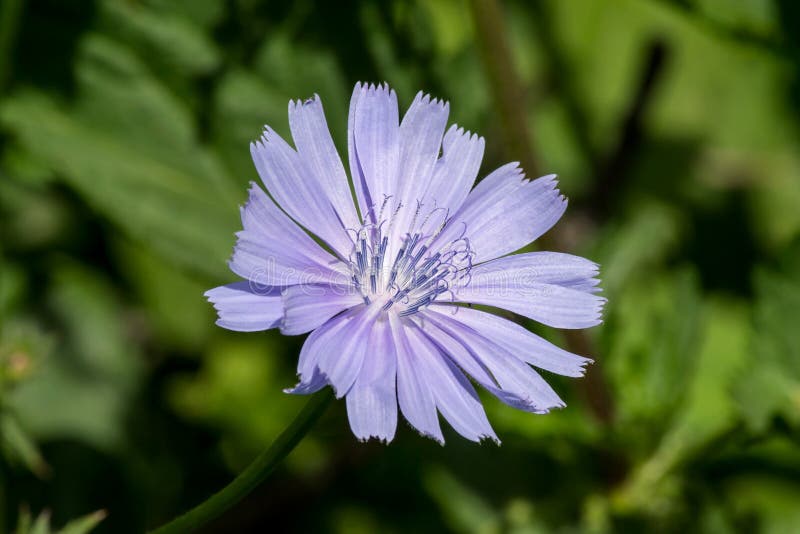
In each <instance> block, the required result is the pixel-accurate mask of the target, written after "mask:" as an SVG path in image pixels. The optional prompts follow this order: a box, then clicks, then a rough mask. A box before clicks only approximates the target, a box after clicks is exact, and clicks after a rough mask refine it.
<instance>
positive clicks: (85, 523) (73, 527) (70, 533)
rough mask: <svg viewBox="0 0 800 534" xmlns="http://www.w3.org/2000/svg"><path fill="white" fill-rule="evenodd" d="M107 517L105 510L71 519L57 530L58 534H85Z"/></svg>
mask: <svg viewBox="0 0 800 534" xmlns="http://www.w3.org/2000/svg"><path fill="white" fill-rule="evenodd" d="M107 515H108V514H107V513H106V511H105V510H98V511H96V512H92V513H91V514H88V515H85V516H83V517H79V518H78V519H73V520H72V521H70V522H69V523H67V524H66V525H64V528H62V529H61V530H59V534H87V533H88V532H91V531H92V530H94V527H96V526H97V525H99V524H100V522H101V521H102V520H103V519H105V518H106V516H107Z"/></svg>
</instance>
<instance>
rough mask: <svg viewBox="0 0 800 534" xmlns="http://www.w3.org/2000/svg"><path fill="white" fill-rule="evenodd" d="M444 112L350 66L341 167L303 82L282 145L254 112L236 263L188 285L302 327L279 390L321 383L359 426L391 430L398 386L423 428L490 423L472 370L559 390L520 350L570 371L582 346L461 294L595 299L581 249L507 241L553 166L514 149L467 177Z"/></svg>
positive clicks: (566, 323)
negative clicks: (537, 167) (292, 370)
mask: <svg viewBox="0 0 800 534" xmlns="http://www.w3.org/2000/svg"><path fill="white" fill-rule="evenodd" d="M448 112H449V105H448V104H447V103H446V102H442V101H440V100H436V99H432V98H431V97H430V96H428V95H423V94H422V93H419V94H418V95H417V96H416V98H415V99H414V102H413V103H412V104H411V107H410V108H409V110H408V111H407V112H406V114H405V116H404V117H403V119H402V121H400V118H399V113H398V106H397V96H396V95H395V92H394V91H393V90H391V89H390V88H389V87H388V85H383V86H374V85H363V84H357V85H356V86H355V89H354V91H353V96H352V99H351V101H350V117H349V124H348V152H349V162H350V173H351V178H352V180H349V179H348V176H347V173H346V172H345V169H344V166H343V165H342V161H341V159H340V157H339V155H338V154H337V151H336V148H335V146H334V144H333V141H332V139H331V135H330V132H329V130H328V126H327V123H326V121H325V116H324V113H323V110H322V103H321V102H320V99H319V98H318V97H316V96H315V97H314V98H311V99H309V100H306V101H304V102H300V101H298V102H291V103H290V104H289V123H290V126H291V131H292V137H293V139H294V143H295V148H292V147H291V146H289V145H288V144H287V143H286V142H285V141H284V140H283V139H282V138H281V137H280V136H279V135H277V134H276V133H275V132H274V131H273V130H272V129H270V128H269V127H266V128H265V130H264V133H263V136H262V137H261V139H260V140H259V141H257V142H255V143H253V144H252V145H251V153H252V156H253V161H254V162H255V165H256V168H257V169H258V173H259V175H260V177H261V180H262V181H263V183H264V185H265V186H266V189H267V190H268V191H269V196H268V195H267V194H266V193H265V192H264V190H262V189H261V187H260V186H258V185H256V184H253V185H252V187H251V188H250V198H249V200H248V202H247V203H246V204H245V206H244V207H243V208H242V209H241V215H242V224H243V226H244V229H243V230H242V231H241V232H239V233H238V234H237V236H238V242H237V243H236V247H235V249H234V254H233V258H232V259H231V261H230V268H231V270H232V271H233V272H234V273H236V274H237V275H238V276H240V277H241V278H243V279H244V280H243V281H240V282H236V283H233V284H230V285H226V286H221V287H217V288H215V289H212V290H210V291H208V292H207V293H206V296H207V297H208V298H209V300H210V301H211V302H212V303H213V304H214V306H215V307H216V309H217V311H218V312H219V320H218V321H217V324H218V325H220V326H222V327H224V328H228V329H230V330H237V331H256V330H266V329H270V328H279V329H280V330H281V332H282V333H283V334H286V335H299V334H305V333H308V332H311V334H310V335H309V336H308V338H307V339H306V341H305V344H304V345H303V348H302V351H301V353H300V359H299V363H298V368H297V372H298V375H299V378H300V382H299V384H298V385H297V386H296V387H294V388H293V389H291V390H287V392H289V393H297V394H307V393H313V392H315V391H318V390H320V389H321V388H323V387H325V386H326V385H330V386H332V387H333V389H334V391H335V393H336V396H337V397H338V398H341V397H345V398H346V402H347V413H348V418H349V420H350V426H351V428H352V430H353V433H354V434H355V435H356V436H357V437H358V438H360V439H364V440H366V439H369V438H373V437H374V438H378V439H380V440H383V441H386V442H389V441H391V440H392V439H393V437H394V434H395V429H396V427H397V411H398V410H397V409H398V404H399V408H400V411H401V412H402V413H403V416H404V417H405V419H406V420H407V421H408V422H409V423H410V424H411V425H412V426H413V427H414V428H416V429H417V430H418V431H419V432H421V433H422V434H424V435H426V436H429V437H431V438H433V439H435V440H437V441H439V442H440V443H443V442H444V438H443V437H442V431H441V428H440V426H439V416H438V414H439V413H441V415H442V416H444V418H445V419H446V420H447V421H448V422H449V423H450V425H452V427H453V428H454V429H455V430H456V431H457V432H458V433H459V434H461V435H462V436H464V437H465V438H467V439H470V440H474V441H480V440H482V439H484V438H489V439H492V440H495V441H498V440H497V436H496V435H495V433H494V431H493V430H492V427H491V425H490V424H489V421H488V419H487V417H486V414H485V412H484V410H483V407H482V405H481V402H480V400H479V398H478V395H477V394H476V392H475V389H474V387H473V385H472V384H473V382H474V383H477V384H478V385H480V386H481V387H483V388H485V389H486V390H488V391H489V392H491V393H492V394H494V395H496V396H497V397H498V398H499V399H500V400H502V401H503V402H504V403H506V404H509V405H510V406H513V407H515V408H518V409H521V410H525V411H528V412H532V413H539V414H541V413H547V412H548V411H549V410H551V409H553V408H560V407H563V406H564V403H563V401H562V400H561V399H560V398H559V397H558V395H557V394H556V393H555V391H553V389H552V388H551V387H550V386H549V385H548V384H547V383H546V382H545V381H544V380H543V379H542V377H541V376H540V375H539V373H538V372H537V371H536V370H534V368H533V367H532V366H534V367H537V368H539V369H544V370H546V371H550V372H552V373H557V374H561V375H566V376H582V375H583V373H584V366H585V365H586V364H587V363H589V362H590V361H591V360H589V359H587V358H584V357H582V356H577V355H575V354H571V353H569V352H567V351H565V350H562V349H560V348H558V347H556V346H555V345H553V344H551V343H549V342H547V341H545V340H544V339H542V338H540V337H538V336H536V335H534V334H533V333H531V332H529V331H528V330H527V329H525V328H523V327H521V326H519V325H518V324H516V323H514V322H511V321H509V320H507V319H504V318H502V317H500V316H498V315H495V314H493V313H489V312H486V311H479V310H477V309H473V308H472V307H470V305H471V304H481V305H485V306H490V307H494V308H502V309H506V310H510V311H513V312H515V313H517V314H519V315H522V316H525V317H528V318H530V319H533V320H536V321H538V322H540V323H543V324H545V325H548V326H552V327H555V328H587V327H591V326H594V325H597V324H598V323H600V321H601V319H600V316H601V311H602V307H603V304H604V302H605V299H604V298H602V297H599V296H597V295H596V294H595V293H596V292H597V291H599V288H598V282H599V281H598V279H597V278H596V276H597V274H598V266H597V264H595V263H593V262H591V261H588V260H586V259H583V258H580V257H577V256H572V255H568V254H561V253H555V252H531V253H524V254H516V255H508V254H510V253H512V252H515V251H517V250H519V249H520V248H522V247H524V246H525V245H527V244H529V243H531V242H532V241H534V240H535V239H537V238H538V237H539V236H541V235H542V234H544V233H545V232H546V231H547V230H549V229H550V228H551V227H552V226H553V225H554V224H555V223H556V222H557V221H558V220H559V219H560V218H561V215H562V214H563V213H564V211H565V209H566V207H567V201H566V199H565V198H564V197H563V196H562V195H561V194H560V192H559V190H558V189H557V184H556V179H555V176H554V175H549V176H545V177H542V178H539V179H537V180H532V181H531V180H527V179H526V178H525V175H524V174H523V171H522V169H520V168H519V166H518V164H516V163H510V164H507V165H504V166H502V167H500V168H498V169H497V170H495V171H494V172H492V173H490V174H489V175H488V176H486V177H485V178H484V179H483V180H481V181H480V182H479V183H478V185H477V186H476V187H475V188H474V189H473V188H472V186H473V184H474V182H475V179H476V177H477V174H478V170H479V168H480V164H481V160H482V158H483V151H484V141H483V138H481V137H478V136H477V135H474V134H471V133H470V132H467V131H464V130H463V129H462V128H458V127H457V126H455V125H453V126H451V127H450V128H449V129H447V118H448ZM351 187H352V189H351ZM354 198H355V201H354ZM468 377H471V379H472V381H470V379H469V378H468Z"/></svg>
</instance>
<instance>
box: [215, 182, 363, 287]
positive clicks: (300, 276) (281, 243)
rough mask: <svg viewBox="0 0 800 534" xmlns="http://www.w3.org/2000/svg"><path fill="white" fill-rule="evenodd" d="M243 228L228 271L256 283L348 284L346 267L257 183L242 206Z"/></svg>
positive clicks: (253, 185) (239, 233) (279, 284)
mask: <svg viewBox="0 0 800 534" xmlns="http://www.w3.org/2000/svg"><path fill="white" fill-rule="evenodd" d="M241 213H242V224H243V226H244V230H242V231H241V232H238V233H237V234H236V235H237V236H238V238H239V239H238V242H237V243H236V247H235V248H234V253H233V258H231V261H230V268H231V270H232V271H233V272H234V273H236V274H238V275H239V276H241V277H242V278H247V279H248V280H251V281H253V282H254V283H256V284H258V285H264V286H287V285H295V284H303V283H313V282H319V283H336V284H348V283H349V275H348V270H347V268H346V266H345V265H344V264H343V263H342V262H341V261H339V260H338V259H336V258H335V257H334V256H332V255H331V254H329V253H328V252H326V251H325V250H324V249H323V248H322V247H320V246H319V245H318V244H317V243H315V242H314V240H313V239H311V238H310V237H309V236H308V234H306V233H305V232H304V231H303V230H302V229H301V228H300V227H298V226H297V225H296V224H295V223H294V222H292V220H291V219H289V217H287V216H286V214H284V213H283V212H282V211H281V210H280V209H278V207H277V206H276V205H275V203H274V202H272V200H271V199H270V198H269V197H268V196H267V194H266V193H264V191H263V190H262V189H261V188H260V187H259V186H258V185H256V184H252V186H251V187H250V198H249V200H248V201H247V203H246V204H245V205H244V207H242V208H241Z"/></svg>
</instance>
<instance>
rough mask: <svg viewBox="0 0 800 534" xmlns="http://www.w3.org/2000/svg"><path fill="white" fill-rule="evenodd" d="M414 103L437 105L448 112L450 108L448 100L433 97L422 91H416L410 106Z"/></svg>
mask: <svg viewBox="0 0 800 534" xmlns="http://www.w3.org/2000/svg"><path fill="white" fill-rule="evenodd" d="M414 105H424V106H437V107H439V108H440V109H442V110H443V111H448V112H449V110H450V102H448V101H447V100H444V99H442V98H436V97H433V96H431V95H430V94H429V93H425V92H424V91H419V92H417V94H416V96H415V97H414V101H413V102H412V104H411V106H414Z"/></svg>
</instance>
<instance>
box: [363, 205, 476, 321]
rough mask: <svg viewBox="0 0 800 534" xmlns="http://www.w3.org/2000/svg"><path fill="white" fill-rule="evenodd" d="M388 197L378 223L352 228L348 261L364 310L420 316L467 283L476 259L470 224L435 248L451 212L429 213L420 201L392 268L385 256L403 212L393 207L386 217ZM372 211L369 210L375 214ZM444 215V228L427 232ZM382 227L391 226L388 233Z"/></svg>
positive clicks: (376, 221) (439, 208)
mask: <svg viewBox="0 0 800 534" xmlns="http://www.w3.org/2000/svg"><path fill="white" fill-rule="evenodd" d="M390 198H391V197H389V196H385V197H384V199H383V203H382V204H381V207H380V211H379V215H378V218H377V219H376V220H374V222H373V221H369V222H366V223H365V224H364V225H363V226H362V227H361V228H360V229H358V230H352V229H348V233H351V234H352V236H353V249H352V251H351V254H350V259H349V265H350V269H351V280H352V283H353V287H354V288H355V289H356V290H357V291H358V292H359V293H360V294H361V297H362V299H363V301H364V304H365V305H367V306H370V305H372V304H374V303H376V302H377V303H379V305H380V307H381V308H380V309H381V310H382V311H383V312H387V311H389V310H390V309H392V308H393V307H398V308H399V309H398V311H397V312H396V313H397V314H398V315H400V316H401V317H406V316H409V315H413V314H415V313H418V312H419V311H420V310H421V309H423V308H425V307H426V306H429V305H430V304H432V303H433V302H435V301H436V300H437V299H439V298H440V297H441V296H442V295H443V294H446V293H450V296H451V298H450V300H454V299H455V296H454V294H453V290H452V288H453V287H455V286H459V287H462V286H464V285H466V284H468V283H469V281H470V271H471V270H472V260H473V257H474V256H475V252H474V251H473V250H472V248H471V246H470V242H469V239H468V238H467V237H466V225H465V226H464V229H463V231H462V232H461V234H460V235H459V236H458V237H456V238H455V239H454V240H452V241H450V242H449V243H446V244H444V245H443V246H441V247H438V246H434V241H435V238H436V237H437V236H438V235H439V234H440V233H441V232H442V230H443V229H444V227H445V226H446V225H447V222H448V215H449V212H448V211H447V210H446V209H445V208H441V207H434V209H432V210H430V211H428V212H427V213H426V212H425V207H424V205H423V204H422V203H421V202H417V203H416V206H415V211H414V214H413V216H412V218H411V222H410V224H409V228H408V231H407V232H406V233H405V234H404V235H405V237H403V238H402V239H401V242H400V243H399V244H398V246H399V249H398V250H397V253H396V255H395V257H394V261H393V262H392V263H391V266H389V264H387V262H386V253H387V251H388V250H389V248H390V247H389V244H390V243H389V240H390V238H391V236H392V235H393V234H392V226H393V224H395V223H396V221H397V220H398V219H399V218H398V217H397V214H398V213H399V212H400V210H401V209H403V206H402V205H400V204H399V205H397V206H395V207H394V209H393V213H392V214H391V216H389V217H388V218H386V217H385V215H386V213H387V211H389V210H388V207H389V201H390ZM374 208H375V206H372V207H371V208H370V211H371V212H372V213H373V214H374V212H375V209H374ZM440 215H441V216H442V217H443V220H442V222H441V224H439V225H438V226H437V228H436V229H435V231H434V232H433V233H431V234H428V233H427V232H426V231H425V228H426V227H427V226H429V223H430V222H431V221H432V218H433V217H436V216H440ZM420 220H421V223H420V224H419V226H417V223H418V222H419V221H420ZM384 224H386V225H387V226H388V229H387V232H386V233H385V234H384V232H383V228H384Z"/></svg>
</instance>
